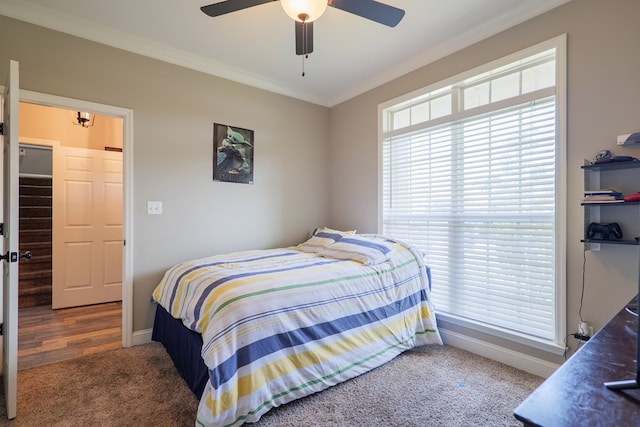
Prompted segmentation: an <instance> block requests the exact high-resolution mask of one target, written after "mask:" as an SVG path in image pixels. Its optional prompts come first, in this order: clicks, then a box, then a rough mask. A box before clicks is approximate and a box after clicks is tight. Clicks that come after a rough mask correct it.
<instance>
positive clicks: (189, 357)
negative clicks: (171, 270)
mask: <svg viewBox="0 0 640 427" xmlns="http://www.w3.org/2000/svg"><path fill="white" fill-rule="evenodd" d="M151 339H152V340H153V341H157V342H160V343H162V345H164V348H165V349H166V350H167V353H169V356H171V359H172V360H173V364H174V365H175V366H176V368H177V369H178V372H179V373H180V375H181V376H182V378H184V380H185V381H186V383H187V385H188V386H189V388H190V389H191V391H193V393H194V394H195V395H196V397H197V398H198V399H200V397H201V396H202V392H203V391H204V387H205V385H206V383H207V381H208V380H209V373H208V371H207V366H206V365H205V364H204V361H203V360H202V356H201V355H200V352H201V350H202V337H201V336H200V334H198V333H196V332H193V331H192V330H190V329H188V328H187V327H186V326H184V325H183V324H182V322H181V321H180V320H179V319H175V318H173V316H171V315H170V314H169V313H167V311H166V310H165V309H164V308H162V306H160V305H159V304H157V305H156V316H155V320H154V322H153V334H152V336H151Z"/></svg>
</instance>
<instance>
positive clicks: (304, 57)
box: [302, 55, 309, 77]
mask: <svg viewBox="0 0 640 427" xmlns="http://www.w3.org/2000/svg"><path fill="white" fill-rule="evenodd" d="M308 57H309V55H302V77H304V60H305V59H307V58H308Z"/></svg>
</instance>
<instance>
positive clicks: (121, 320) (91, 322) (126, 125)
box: [19, 91, 132, 367]
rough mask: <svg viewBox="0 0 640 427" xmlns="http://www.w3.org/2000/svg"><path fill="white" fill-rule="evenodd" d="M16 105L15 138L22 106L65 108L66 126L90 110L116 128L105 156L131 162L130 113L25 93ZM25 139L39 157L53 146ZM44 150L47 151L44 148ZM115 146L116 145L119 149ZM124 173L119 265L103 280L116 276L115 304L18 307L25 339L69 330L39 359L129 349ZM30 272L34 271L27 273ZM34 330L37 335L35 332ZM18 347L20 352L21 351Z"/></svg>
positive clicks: (23, 121) (49, 343) (41, 124)
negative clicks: (116, 139) (113, 141)
mask: <svg viewBox="0 0 640 427" xmlns="http://www.w3.org/2000/svg"><path fill="white" fill-rule="evenodd" d="M20 100H21V107H20V108H21V112H20V136H21V137H22V136H23V135H25V133H24V132H23V130H24V128H25V126H26V124H27V117H28V114H26V113H23V111H22V110H23V104H24V105H26V106H27V107H32V108H36V109H38V108H40V109H51V110H55V109H61V108H62V109H65V108H70V107H71V108H73V110H64V114H65V120H66V119H68V124H71V122H72V119H73V118H74V117H72V116H73V115H72V113H71V111H75V110H79V109H86V110H93V111H96V112H97V113H98V114H97V116H96V120H101V118H102V119H111V120H112V121H113V120H115V121H116V122H119V123H120V124H119V127H118V126H116V129H115V130H114V129H113V128H112V129H110V131H109V132H111V133H112V135H107V138H112V137H113V134H115V135H117V136H118V137H119V140H120V142H121V143H120V144H106V145H104V147H106V149H105V151H107V150H108V151H110V152H113V151H115V152H118V151H119V154H120V156H121V159H122V160H123V161H124V163H125V164H127V163H128V164H130V162H131V159H130V158H128V159H127V150H125V146H127V143H128V144H129V146H131V139H132V132H131V120H132V112H131V111H130V110H124V109H120V108H117V107H109V106H103V105H97V104H92V103H86V102H83V101H76V100H70V99H67V98H60V97H55V96H50V95H43V94H37V93H32V92H28V91H21V97H20ZM101 113H102V114H101ZM103 114H104V115H103ZM48 120H49V119H47V118H45V117H39V118H37V119H36V122H37V123H38V125H37V126H39V127H40V128H46V127H47V125H48V124H47V122H48ZM50 124H51V123H49V125H50ZM81 128H82V126H79V127H78V130H80V129H81ZM85 130H86V129H85ZM109 132H107V133H109ZM27 135H30V136H33V135H35V136H36V138H33V137H31V138H24V137H23V138H21V143H22V142H23V141H25V140H26V142H27V143H28V145H31V146H32V147H31V148H33V147H35V146H39V149H40V150H41V151H42V148H45V149H46V148H49V149H51V148H52V147H51V146H52V145H54V143H52V142H50V141H49V142H47V141H46V138H41V139H39V138H37V137H42V136H43V135H42V134H38V131H36V132H35V133H34V131H33V130H31V131H30V132H29V133H27ZM67 136H68V135H67ZM58 139H65V138H58ZM43 141H44V143H43ZM47 145H49V147H46V146H47ZM114 145H115V146H114ZM117 145H119V147H118V146H117ZM111 154H112V153H111ZM126 169H127V168H126V166H124V167H121V172H122V173H121V175H122V178H125V180H128V186H127V185H121V188H120V192H119V195H120V199H121V203H122V208H121V209H120V212H121V213H122V227H121V229H120V232H119V233H120V234H119V235H120V238H119V247H120V248H121V251H120V252H118V254H119V255H117V256H115V258H116V264H119V265H118V266H117V267H116V268H115V269H111V273H112V272H113V271H117V274H115V275H114V274H110V275H109V274H107V276H108V277H110V278H111V279H113V277H114V276H118V279H119V280H115V281H117V282H119V284H120V286H121V288H119V290H118V293H119V295H118V296H119V298H116V299H121V301H115V300H114V301H112V302H108V303H103V304H90V305H81V306H79V307H74V308H65V309H60V310H52V309H51V308H50V306H49V307H48V308H47V307H46V305H45V310H43V309H42V307H41V306H40V307H38V308H37V309H36V310H34V311H33V312H29V313H28V312H26V311H25V310H27V309H24V310H23V309H22V308H20V307H19V317H20V319H21V321H20V324H19V329H20V328H21V327H22V326H23V325H25V327H27V326H29V325H30V327H31V330H32V331H33V333H32V332H29V331H27V334H28V335H29V336H35V335H38V334H39V335H40V336H42V335H46V332H45V331H46V330H47V328H48V326H47V325H49V326H51V327H49V329H51V328H53V329H54V330H55V329H57V330H58V331H60V330H61V329H60V328H61V326H60V325H65V326H62V328H63V329H64V328H66V327H67V326H69V325H73V326H71V327H69V328H68V330H69V332H70V333H71V334H72V335H73V336H72V337H68V336H67V337H65V336H64V335H65V333H64V332H58V333H57V335H56V337H57V338H56V339H52V340H48V341H47V342H44V341H43V342H41V343H40V344H39V345H38V346H39V347H41V348H42V349H43V351H44V352H45V353H48V354H49V355H50V356H51V357H55V356H54V355H53V353H54V352H56V351H57V352H58V353H59V354H63V353H65V354H66V356H65V355H63V357H66V358H70V357H74V356H73V354H77V355H83V354H89V353H93V352H98V351H104V350H108V349H111V348H118V347H122V346H124V347H128V346H130V345H132V325H131V313H130V307H131V297H132V296H131V274H130V271H131V263H130V259H131V250H130V248H131V246H129V247H127V246H126V245H124V244H125V243H129V244H130V241H131V240H130V239H127V236H128V234H129V227H127V221H128V219H129V218H130V214H129V213H128V209H129V207H130V203H129V202H128V196H129V195H130V194H131V191H130V188H131V177H130V176H127V177H125V173H126V172H125V171H126ZM34 175H37V173H35V174H34ZM121 183H122V180H121ZM51 191H52V190H51ZM52 198H53V193H52ZM21 205H22V200H21ZM22 222H23V221H21V223H22ZM45 234H46V233H45ZM51 234H53V233H51ZM20 246H21V247H22V246H23V245H22V241H21V243H20ZM115 246H118V245H111V249H110V256H111V258H114V254H115V252H114V250H113V247H115ZM54 254H55V252H54ZM45 257H46V255H45ZM58 258H60V257H58ZM33 259H34V260H35V259H36V255H35V254H34V257H33ZM50 259H51V258H50ZM112 261H113V259H112ZM26 262H28V261H21V265H20V267H23V266H25V265H26ZM42 262H44V263H45V264H46V262H47V261H46V260H45V261H43V260H41V263H42ZM51 268H52V271H53V268H54V266H53V265H52V267H51ZM33 269H39V268H36V267H33ZM20 270H28V268H27V267H25V268H21V269H20ZM34 274H35V273H34ZM38 274H41V275H42V274H44V273H38ZM103 275H104V274H103ZM75 277H76V279H78V277H80V279H82V275H80V276H77V275H76V276H75ZM111 282H114V280H111ZM40 298H41V299H42V298H43V296H42V295H41V296H40ZM112 299H113V298H112ZM44 301H45V302H47V297H46V296H45V297H44ZM29 310H31V309H29ZM38 311H39V312H38ZM34 313H35V314H34ZM56 325H57V326H56ZM36 330H37V332H35V331H36ZM78 343H81V344H82V343H85V344H86V343H88V344H89V345H90V346H91V348H88V349H84V350H82V351H81V354H79V353H78V347H79V344H78ZM28 345H29V346H33V347H32V348H31V350H29V351H26V352H24V351H23V353H24V354H34V353H35V352H36V350H35V348H36V347H37V346H36V345H35V344H28ZM64 346H67V348H68V350H64ZM20 347H21V348H23V346H22V345H21V346H20ZM71 347H74V348H73V351H72V350H69V348H71ZM36 358H42V359H46V357H41V356H36ZM53 361H55V360H53ZM30 363H31V362H28V363H27V365H29V364H30ZM45 363H49V362H45ZM27 367H28V366H27Z"/></svg>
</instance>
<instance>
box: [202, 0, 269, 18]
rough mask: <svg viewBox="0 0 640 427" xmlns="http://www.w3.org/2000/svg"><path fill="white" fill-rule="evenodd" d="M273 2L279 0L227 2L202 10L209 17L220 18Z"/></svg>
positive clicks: (204, 7) (234, 0)
mask: <svg viewBox="0 0 640 427" xmlns="http://www.w3.org/2000/svg"><path fill="white" fill-rule="evenodd" d="M272 1H277V0H225V1H221V2H218V3H213V4H210V5H208V6H202V7H201V8H200V10H201V11H203V12H204V13H206V14H207V15H209V16H220V15H224V14H226V13H231V12H237V11H239V10H242V9H247V8H249V7H253V6H258V5H261V4H264V3H271V2H272Z"/></svg>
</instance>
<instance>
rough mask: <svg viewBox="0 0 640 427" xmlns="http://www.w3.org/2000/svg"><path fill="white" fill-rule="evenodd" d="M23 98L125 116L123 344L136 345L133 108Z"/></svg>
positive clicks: (32, 95) (27, 94)
mask: <svg viewBox="0 0 640 427" xmlns="http://www.w3.org/2000/svg"><path fill="white" fill-rule="evenodd" d="M19 102H26V103H29V104H37V105H43V106H47V107H54V108H63V109H67V110H75V111H88V112H91V113H95V114H98V115H102V116H111V117H120V118H121V119H122V120H123V124H122V125H123V126H122V128H123V129H122V130H123V135H122V161H123V170H122V180H123V183H122V186H123V194H122V238H123V243H124V244H123V247H122V346H123V347H131V346H132V345H133V110H131V109H128V108H122V107H115V106H111V105H105V104H98V103H95V102H89V101H82V100H78V99H73V98H66V97H62V96H58V95H50V94H45V93H40V92H33V91H29V90H24V89H20V96H19ZM18 136H20V135H18ZM25 139H26V138H25Z"/></svg>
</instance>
